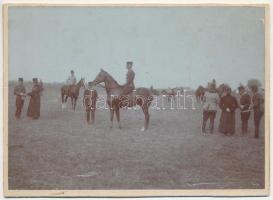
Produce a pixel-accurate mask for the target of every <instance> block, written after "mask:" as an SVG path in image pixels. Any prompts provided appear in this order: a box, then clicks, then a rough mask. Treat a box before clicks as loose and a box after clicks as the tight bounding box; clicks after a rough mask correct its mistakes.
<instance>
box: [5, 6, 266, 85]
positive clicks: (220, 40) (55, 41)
mask: <svg viewBox="0 0 273 200" xmlns="http://www.w3.org/2000/svg"><path fill="white" fill-rule="evenodd" d="M263 20H264V8H254V7H233V8H232V7H222V8H221V7H210V8H208V7H207V8H204V7H177V8H171V7H169V8H167V7H166V8H143V7H142V8H136V7H135V8H132V7H131V8H129V7H127V8H126V7H123V8H120V7H116V8H111V7H108V8H102V7H97V8H94V7H85V8H84V7H74V8H69V7H55V8H54V7H10V8H9V79H10V80H16V79H17V78H18V77H24V79H25V80H31V79H32V77H38V78H41V79H42V80H43V81H45V82H64V81H65V80H66V78H67V77H68V75H69V72H70V70H71V69H74V71H75V73H76V76H77V78H78V79H79V78H81V77H84V78H85V79H86V81H91V80H93V79H94V78H95V77H96V75H97V74H98V73H99V70H100V68H103V69H105V70H106V71H108V72H109V73H110V74H111V75H112V76H113V77H114V78H115V79H116V80H117V81H118V82H119V83H121V84H123V83H125V75H126V61H133V62H134V66H133V68H134V71H135V73H136V77H135V85H136V87H138V86H144V87H150V86H151V85H153V86H154V87H155V88H167V87H176V86H190V87H193V88H195V87H197V86H198V85H200V84H201V85H206V83H207V82H208V81H209V80H211V79H212V78H215V79H216V81H217V83H219V84H220V83H227V84H229V85H231V86H232V87H237V86H238V84H239V83H240V82H241V83H243V84H246V82H247V80H248V79H250V78H258V79H260V80H261V81H264V23H263Z"/></svg>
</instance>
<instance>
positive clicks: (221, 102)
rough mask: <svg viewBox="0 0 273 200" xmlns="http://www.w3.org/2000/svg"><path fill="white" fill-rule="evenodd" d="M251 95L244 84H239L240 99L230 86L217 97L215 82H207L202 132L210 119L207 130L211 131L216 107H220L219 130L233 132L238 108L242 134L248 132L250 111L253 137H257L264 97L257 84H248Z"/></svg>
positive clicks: (226, 132)
mask: <svg viewBox="0 0 273 200" xmlns="http://www.w3.org/2000/svg"><path fill="white" fill-rule="evenodd" d="M250 89H251V92H252V97H251V96H250V95H249V94H248V92H247V91H246V88H245V87H244V86H242V85H241V86H239V87H238V91H239V94H240V99H239V100H238V101H237V99H236V97H234V96H233V95H232V91H231V88H230V87H228V88H226V91H225V94H224V95H223V96H221V97H219V95H218V93H217V90H216V85H215V83H209V84H208V91H206V92H205V94H204V99H203V102H204V105H203V124H202V132H203V133H206V123H207V121H208V119H210V125H209V131H210V133H213V130H214V120H215V117H216V112H217V107H218V106H219V107H220V109H221V111H222V112H221V117H220V124H219V132H221V133H224V134H225V135H228V134H230V135H234V134H235V111H236V109H240V114H241V130H242V134H246V133H247V132H248V121H249V118H250V115H251V112H252V111H253V113H254V125H255V138H258V137H259V127H260V121H261V118H262V116H263V114H264V97H263V95H262V94H261V93H260V92H259V91H258V85H251V86H250Z"/></svg>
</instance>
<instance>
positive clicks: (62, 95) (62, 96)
mask: <svg viewBox="0 0 273 200" xmlns="http://www.w3.org/2000/svg"><path fill="white" fill-rule="evenodd" d="M61 98H62V110H63V109H64V108H65V106H64V94H63V93H62V94H61Z"/></svg>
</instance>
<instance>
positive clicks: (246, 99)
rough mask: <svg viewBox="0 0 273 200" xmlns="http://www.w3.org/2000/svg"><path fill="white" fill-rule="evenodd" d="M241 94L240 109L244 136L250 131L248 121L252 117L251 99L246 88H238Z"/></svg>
mask: <svg viewBox="0 0 273 200" xmlns="http://www.w3.org/2000/svg"><path fill="white" fill-rule="evenodd" d="M238 90H239V94H240V109H241V121H242V134H245V133H247V130H248V120H249V117H250V104H251V98H250V95H249V94H247V92H246V90H245V87H244V86H242V85H241V86H239V87H238Z"/></svg>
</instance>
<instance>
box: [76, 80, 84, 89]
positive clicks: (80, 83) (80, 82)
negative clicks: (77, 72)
mask: <svg viewBox="0 0 273 200" xmlns="http://www.w3.org/2000/svg"><path fill="white" fill-rule="evenodd" d="M84 82H85V80H84V78H81V79H80V81H79V82H78V83H77V85H78V86H79V87H83V86H84Z"/></svg>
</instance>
